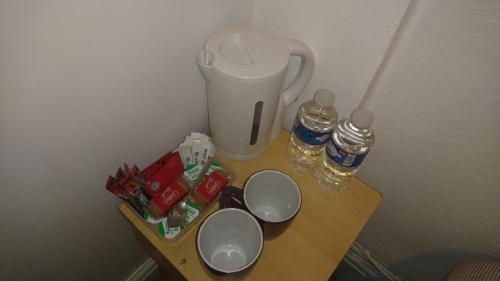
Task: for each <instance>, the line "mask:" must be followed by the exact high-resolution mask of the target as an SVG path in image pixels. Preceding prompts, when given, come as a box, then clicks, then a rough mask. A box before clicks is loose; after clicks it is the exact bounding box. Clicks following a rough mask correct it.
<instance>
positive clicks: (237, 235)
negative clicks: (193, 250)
mask: <svg viewBox="0 0 500 281" xmlns="http://www.w3.org/2000/svg"><path fill="white" fill-rule="evenodd" d="M263 243H264V238H263V233H262V229H261V227H260V225H259V223H258V221H257V220H256V219H255V218H254V217H253V216H252V215H251V214H249V213H248V212H246V211H244V210H241V209H237V208H227V209H221V210H218V211H216V212H214V213H212V214H211V215H210V216H208V217H207V218H206V219H205V221H203V223H202V224H201V225H200V228H199V230H198V236H197V239H196V246H197V249H198V253H199V254H200V257H201V259H202V260H203V262H204V263H205V264H206V265H207V266H208V268H209V269H211V270H212V271H213V272H214V273H216V274H227V273H235V272H240V271H243V270H245V269H247V268H249V267H250V266H252V265H253V264H254V263H255V261H257V259H258V258H259V256H260V253H261V252H262V246H263Z"/></svg>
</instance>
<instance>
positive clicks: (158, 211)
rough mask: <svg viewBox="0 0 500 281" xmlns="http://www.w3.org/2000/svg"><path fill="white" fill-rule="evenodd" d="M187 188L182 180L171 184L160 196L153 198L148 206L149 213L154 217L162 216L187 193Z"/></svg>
mask: <svg viewBox="0 0 500 281" xmlns="http://www.w3.org/2000/svg"><path fill="white" fill-rule="evenodd" d="M188 190H189V188H188V186H187V185H186V184H185V183H184V182H183V181H182V180H176V181H173V182H171V183H170V184H169V185H168V186H167V187H166V188H165V189H164V190H163V192H162V193H161V194H158V195H157V196H156V197H154V198H153V199H152V200H151V201H150V204H149V208H148V209H149V211H151V213H153V214H154V215H156V216H164V215H165V214H166V213H167V212H168V211H169V210H170V209H171V208H172V207H173V206H174V205H175V204H176V203H177V202H179V201H181V200H182V199H183V198H184V197H185V196H186V194H187V193H188Z"/></svg>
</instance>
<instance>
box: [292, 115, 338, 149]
mask: <svg viewBox="0 0 500 281" xmlns="http://www.w3.org/2000/svg"><path fill="white" fill-rule="evenodd" d="M293 133H294V134H295V135H296V136H297V138H299V140H301V141H303V142H304V143H307V144H310V145H321V144H324V143H327V142H328V140H329V139H330V137H331V135H332V132H324V133H319V132H315V131H313V130H310V129H308V128H306V127H304V125H302V123H300V121H299V120H298V119H295V123H294V124H293Z"/></svg>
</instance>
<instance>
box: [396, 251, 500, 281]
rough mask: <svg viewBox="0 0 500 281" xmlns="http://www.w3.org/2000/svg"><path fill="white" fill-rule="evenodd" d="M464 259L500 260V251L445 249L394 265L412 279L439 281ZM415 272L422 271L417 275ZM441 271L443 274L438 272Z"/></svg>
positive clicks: (417, 280) (415, 280)
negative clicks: (487, 252)
mask: <svg viewBox="0 0 500 281" xmlns="http://www.w3.org/2000/svg"><path fill="white" fill-rule="evenodd" d="M464 259H473V260H488V261H494V262H500V253H499V255H497V256H491V255H485V254H482V253H477V252H471V251H467V250H459V249H448V250H446V249H443V250H439V251H431V252H427V253H424V254H420V255H416V256H413V257H410V258H407V259H404V260H402V261H401V262H399V263H397V264H395V265H394V268H395V269H396V270H397V271H398V272H399V273H400V274H402V275H403V276H405V277H407V276H412V275H413V277H414V278H415V279H409V280H411V281H420V280H427V281H437V280H443V279H444V277H445V276H446V274H448V273H449V272H450V271H451V270H452V269H453V267H454V266H455V265H456V264H458V263H459V262H460V261H462V260H464ZM415 272H419V273H422V274H421V275H420V276H415ZM439 272H441V274H438V273H439Z"/></svg>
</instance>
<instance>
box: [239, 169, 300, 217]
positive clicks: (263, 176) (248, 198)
mask: <svg viewBox="0 0 500 281" xmlns="http://www.w3.org/2000/svg"><path fill="white" fill-rule="evenodd" d="M243 199H244V201H245V204H246V206H247V208H248V209H249V210H250V211H251V212H252V213H253V214H254V215H255V216H257V217H258V218H260V219H262V220H264V221H267V222H282V221H286V220H289V219H291V218H292V217H293V216H295V214H296V213H297V212H298V211H299V209H300V205H301V203H302V196H301V194H300V189H299V186H298V185H297V183H296V182H295V181H294V180H293V179H292V178H291V177H290V176H288V175H287V174H285V173H282V172H279V171H275V170H264V171H260V172H257V173H255V174H253V175H252V176H250V177H249V178H248V180H247V182H246V183H245V188H244V193H243Z"/></svg>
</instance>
